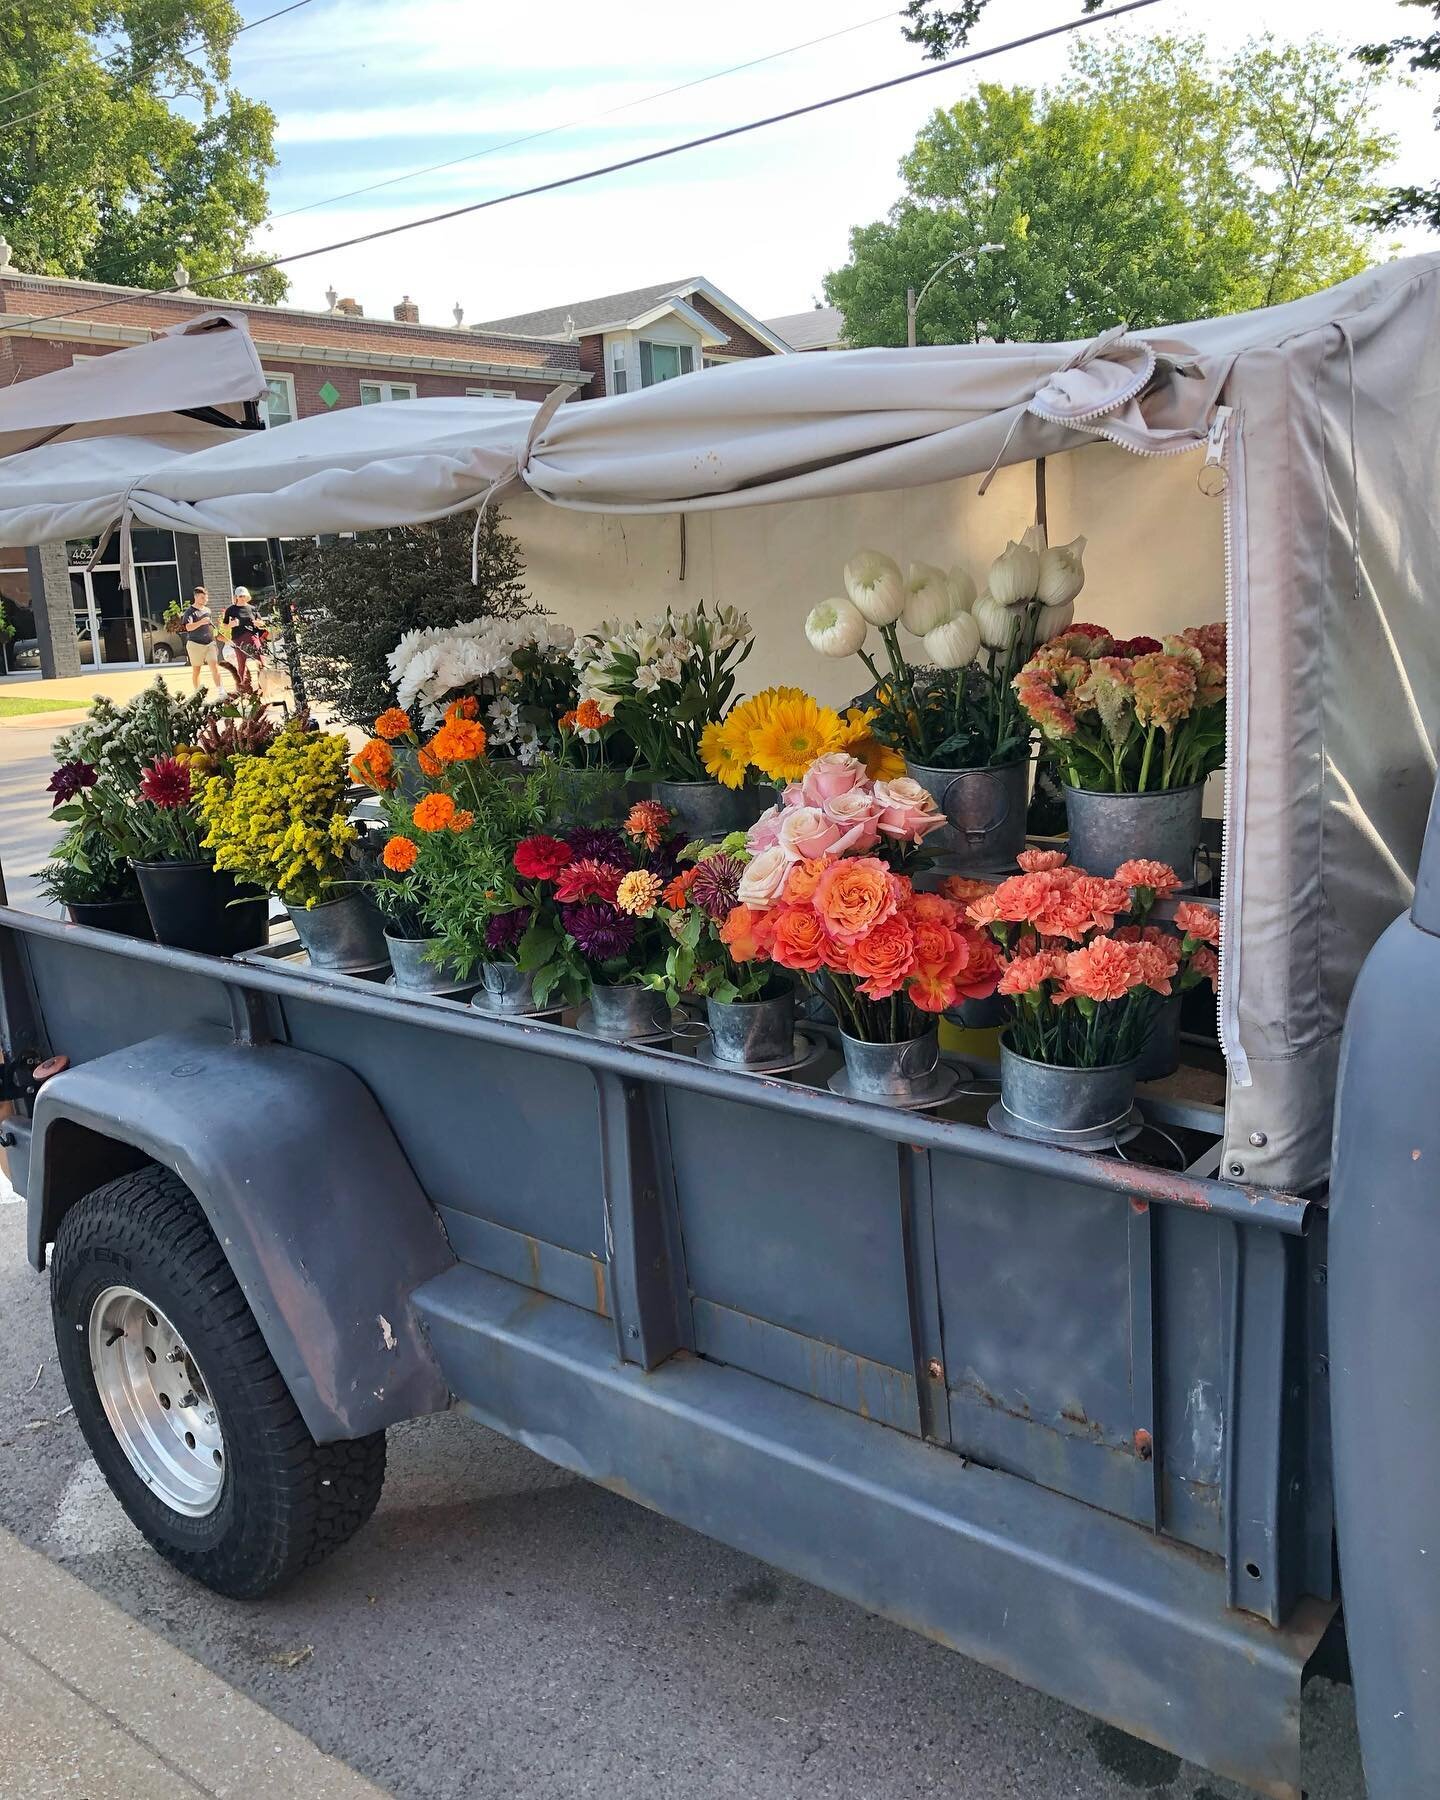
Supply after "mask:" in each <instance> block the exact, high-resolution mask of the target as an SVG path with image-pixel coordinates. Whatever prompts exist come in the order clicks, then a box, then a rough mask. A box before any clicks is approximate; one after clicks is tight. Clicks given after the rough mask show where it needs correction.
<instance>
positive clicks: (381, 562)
mask: <svg viewBox="0 0 1440 1800" xmlns="http://www.w3.org/2000/svg"><path fill="white" fill-rule="evenodd" d="M474 524H475V520H474V515H473V514H467V513H459V514H457V515H456V516H455V517H453V518H449V519H441V520H439V521H437V522H436V523H435V524H433V525H407V526H402V527H400V528H398V529H396V530H393V531H364V532H361V533H360V534H359V535H358V536H357V537H353V538H328V539H326V540H325V541H324V542H322V543H320V544H305V545H302V546H300V547H299V548H296V549H293V550H287V569H286V575H287V580H288V583H289V591H290V599H291V602H292V603H293V605H294V607H295V611H296V614H297V616H298V619H299V639H300V666H301V672H302V674H303V675H304V678H305V685H306V688H307V689H308V690H309V693H310V697H311V698H312V699H314V700H321V701H324V702H326V703H327V704H329V705H331V706H333V707H334V708H335V710H336V711H337V712H338V713H339V715H340V717H341V718H342V719H343V720H344V721H345V722H346V724H348V725H362V726H368V725H369V724H370V722H371V720H372V719H374V718H375V716H376V715H377V714H378V713H381V712H383V711H384V710H385V708H386V707H387V706H392V705H393V704H394V691H393V689H392V687H391V684H390V671H389V669H388V667H387V666H386V660H385V659H386V658H387V657H388V656H389V654H390V652H391V651H392V650H393V649H394V648H395V646H396V644H397V643H398V642H399V641H400V639H401V637H402V636H403V635H404V634H405V633H406V632H407V631H418V630H420V629H422V628H423V627H425V626H437V625H438V626H445V625H458V624H459V623H460V622H461V620H463V619H479V618H501V619H510V618H514V616H515V615H516V614H517V613H522V612H527V611H532V612H533V611H536V610H538V609H537V608H535V606H534V605H533V603H532V602H531V600H530V597H529V594H528V592H527V590H526V587H525V563H524V559H523V558H522V556H521V554H520V546H519V544H518V543H517V542H516V541H515V539H514V538H513V537H512V536H511V535H510V533H509V532H508V531H506V530H505V529H504V524H505V521H504V517H503V515H502V514H500V513H498V512H497V511H496V510H495V509H494V508H493V507H492V508H491V509H490V510H489V511H487V512H486V514H485V516H484V518H483V520H482V521H481V526H480V544H479V581H478V584H475V585H472V583H471V580H470V546H471V533H472V532H473V530H474Z"/></svg>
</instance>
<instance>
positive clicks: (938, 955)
mask: <svg viewBox="0 0 1440 1800" xmlns="http://www.w3.org/2000/svg"><path fill="white" fill-rule="evenodd" d="M913 930H914V933H915V967H916V968H917V969H920V970H923V971H924V972H925V973H926V974H927V975H938V976H939V977H940V978H941V980H943V981H953V980H954V979H955V977H956V976H957V975H958V974H959V973H960V971H961V970H962V969H963V968H964V967H965V963H966V959H967V955H968V946H967V945H966V942H965V940H964V938H963V937H961V935H960V933H959V932H958V931H952V930H951V929H950V926H949V925H948V924H947V923H945V922H944V921H942V920H940V919H925V918H917V919H916V920H915V921H914V925H913Z"/></svg>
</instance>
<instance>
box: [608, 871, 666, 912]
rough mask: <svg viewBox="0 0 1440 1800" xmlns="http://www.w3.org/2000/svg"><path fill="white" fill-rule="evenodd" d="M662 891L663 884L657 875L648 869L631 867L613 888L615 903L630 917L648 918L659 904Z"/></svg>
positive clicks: (663, 888)
mask: <svg viewBox="0 0 1440 1800" xmlns="http://www.w3.org/2000/svg"><path fill="white" fill-rule="evenodd" d="M664 891H665V884H664V882H663V881H661V879H660V877H659V876H658V875H652V874H651V873H650V871H649V870H648V869H632V870H631V871H630V873H629V874H628V875H625V876H622V878H621V881H620V885H619V887H617V888H616V890H615V904H616V906H618V907H619V909H620V911H621V912H623V913H629V914H630V916H631V917H632V918H636V919H648V918H650V917H652V915H653V914H654V911H655V908H656V907H657V906H658V905H659V904H660V896H661V894H663V893H664Z"/></svg>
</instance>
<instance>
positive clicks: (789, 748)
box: [750, 569, 899, 781]
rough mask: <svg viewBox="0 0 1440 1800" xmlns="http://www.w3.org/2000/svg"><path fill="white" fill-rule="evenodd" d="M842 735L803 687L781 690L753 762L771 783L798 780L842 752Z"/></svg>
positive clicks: (760, 731) (755, 739)
mask: <svg viewBox="0 0 1440 1800" xmlns="http://www.w3.org/2000/svg"><path fill="white" fill-rule="evenodd" d="M896 574H897V575H898V574H899V570H898V569H897V570H896ZM842 735H843V728H842V726H841V724H840V715H839V714H838V713H836V712H834V711H832V710H831V708H830V707H828V706H821V704H820V703H819V701H818V700H815V699H813V698H812V697H811V696H810V695H809V694H807V693H805V692H803V691H802V690H801V689H799V688H778V689H776V690H775V697H774V698H773V699H772V700H771V701H770V704H769V705H768V707H767V708H766V710H765V713H764V716H763V717H762V718H761V719H760V720H759V721H758V723H757V724H756V727H755V729H754V731H753V732H752V733H751V737H750V760H751V761H752V762H753V763H754V764H755V766H756V768H757V769H759V770H760V771H761V773H762V774H764V775H768V776H769V778H770V779H771V781H798V780H799V779H800V778H801V776H802V775H804V773H805V771H806V770H807V769H808V768H809V767H810V765H811V763H812V762H814V760H815V758H816V757H817V756H824V755H825V754H826V753H827V752H828V751H831V750H838V749H839V747H840V739H841V737H842Z"/></svg>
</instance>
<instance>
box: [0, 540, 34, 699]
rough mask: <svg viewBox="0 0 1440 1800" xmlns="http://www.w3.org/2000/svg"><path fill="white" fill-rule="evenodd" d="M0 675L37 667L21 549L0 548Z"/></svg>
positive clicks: (26, 574) (27, 586)
mask: <svg viewBox="0 0 1440 1800" xmlns="http://www.w3.org/2000/svg"><path fill="white" fill-rule="evenodd" d="M0 620H3V626H0V675H10V674H13V673H14V672H15V671H16V670H18V669H38V668H39V667H40V646H39V639H38V637H37V634H36V629H35V614H34V612H33V611H32V610H31V607H30V571H29V568H28V566H27V564H26V561H25V552H24V551H23V550H5V549H0Z"/></svg>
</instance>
